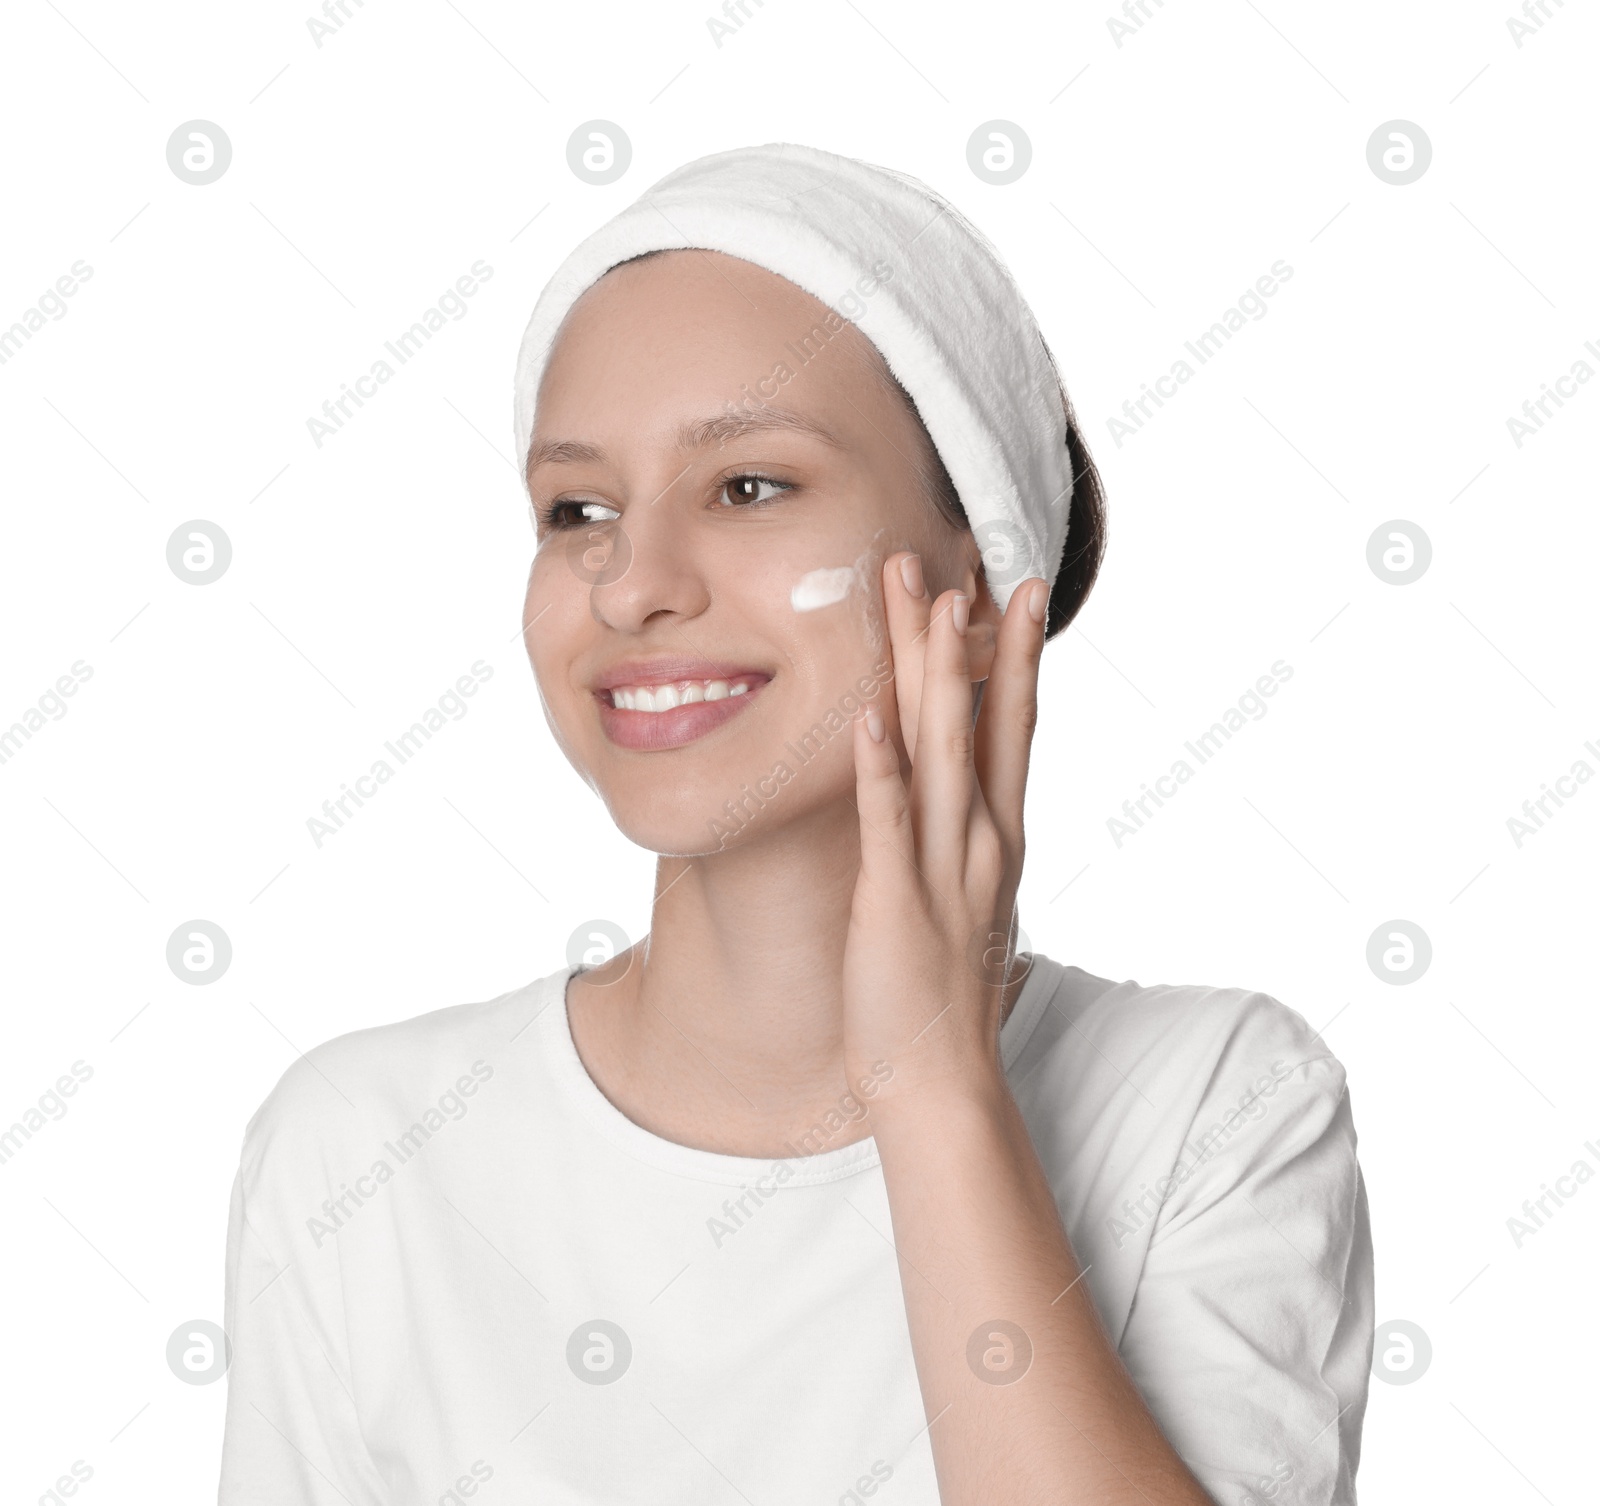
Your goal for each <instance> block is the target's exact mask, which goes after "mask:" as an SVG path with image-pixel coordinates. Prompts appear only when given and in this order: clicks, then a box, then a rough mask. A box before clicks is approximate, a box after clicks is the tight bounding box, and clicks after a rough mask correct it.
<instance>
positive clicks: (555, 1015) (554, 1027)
mask: <svg viewBox="0 0 1600 1506" xmlns="http://www.w3.org/2000/svg"><path fill="white" fill-rule="evenodd" d="M581 971H583V969H582V967H581V966H575V967H568V968H565V969H563V970H562V971H561V972H558V973H554V974H552V975H551V976H550V978H549V979H547V980H546V982H547V986H548V988H549V990H550V993H549V995H548V996H547V998H546V1000H545V1003H544V1006H543V1007H542V1008H541V1009H540V1011H539V1013H540V1014H542V1015H544V1016H545V1017H546V1020H547V1022H548V1024H547V1029H546V1038H547V1043H548V1046H549V1050H550V1057H551V1061H552V1063H553V1066H554V1068H555V1076H556V1080H557V1083H558V1084H559V1086H560V1088H561V1089H562V1091H563V1092H564V1093H565V1094H566V1096H567V1097H568V1099H569V1100H570V1101H571V1102H572V1103H573V1104H574V1105H575V1106H576V1107H577V1108H578V1109H579V1110H580V1111H581V1112H582V1113H583V1115H584V1117H585V1118H586V1119H587V1120H588V1121H589V1123H590V1124H591V1125H592V1126H593V1127H594V1128H595V1129H597V1130H599V1131H600V1133H601V1134H603V1135H604V1136H605V1137H606V1139H608V1140H609V1141H610V1142H611V1143H612V1144H613V1145H615V1146H616V1147H617V1148H618V1149H620V1150H623V1151H625V1152H627V1154H629V1155H630V1156H632V1157H634V1158H635V1159H636V1160H639V1161H644V1162H646V1163H648V1164H649V1165H652V1166H655V1167H657V1168H659V1169H661V1170H663V1171H669V1172H673V1173H676V1174H677V1175H679V1176H685V1177H691V1178H693V1179H695V1180H696V1181H702V1182H717V1183H722V1184H726V1185H729V1186H734V1187H741V1186H745V1185H746V1184H748V1183H749V1182H750V1181H751V1180H752V1179H753V1178H756V1177H761V1176H769V1175H770V1174H771V1172H772V1169H773V1167H774V1166H778V1165H781V1166H787V1167H788V1168H789V1170H790V1175H789V1177H787V1178H786V1179H785V1183H786V1185H788V1186H793V1187H810V1186H819V1185H822V1184H824V1183H827V1182H836V1181H840V1180H842V1179H843V1178H845V1177H852V1176H857V1175H859V1174H860V1173H862V1172H865V1171H871V1170H873V1169H874V1168H876V1167H877V1166H878V1165H879V1156H878V1146H877V1141H876V1140H875V1139H874V1138H873V1137H872V1136H871V1135H867V1136H865V1137H863V1138H862V1139H860V1140H856V1141H853V1142H852V1143H851V1144H849V1145H841V1146H838V1147H837V1148H835V1149H833V1150H822V1151H818V1152H816V1153H815V1154H813V1155H805V1154H796V1155H794V1156H791V1157H777V1158H770V1157H766V1156H735V1155H728V1154H725V1153H724V1152H722V1151H713V1150H702V1149H700V1148H699V1147H697V1146H692V1145H682V1144H679V1143H678V1142H677V1141H675V1140H668V1139H665V1138H663V1137H662V1136H660V1135H657V1134H655V1133H654V1132H653V1131H651V1130H647V1129H646V1128H645V1127H644V1126H643V1125H641V1124H636V1123H635V1122H634V1121H633V1120H632V1119H630V1118H628V1116H627V1115H626V1114H624V1113H623V1112H622V1110H621V1109H619V1108H618V1107H617V1106H616V1105H615V1104H614V1103H612V1102H611V1100H610V1099H609V1098H607V1097H606V1095H605V1094H604V1093H603V1092H602V1091H601V1090H600V1085H599V1084H598V1083H596V1082H595V1080H594V1079H593V1078H592V1077H591V1076H590V1075H589V1069H588V1068H587V1067H585V1066H584V1064H583V1058H582V1057H580V1056H579V1055H578V1048H577V1044H576V1042H575V1041H574V1040H573V1037H572V1021H571V1019H570V1018H569V1016H568V1014H567V985H568V983H569V982H570V981H571V980H572V978H573V976H574V975H575V974H577V973H578V972H581ZM1061 973H1062V967H1061V964H1060V963H1057V962H1052V961H1051V960H1050V959H1049V958H1048V957H1041V956H1038V955H1035V956H1034V958H1033V965H1032V967H1031V968H1030V969H1029V971H1028V976H1027V978H1026V979H1025V980H1024V982H1023V985H1022V990H1021V992H1020V993H1019V994H1018V996H1017V1002H1016V1004H1015V1005H1014V1006H1013V1007H1012V1010H1011V1013H1010V1015H1009V1016H1008V1017H1007V1018H1006V1022H1005V1024H1004V1025H1002V1026H1001V1027H1000V1060H1001V1064H1002V1066H1003V1067H1004V1068H1005V1069H1006V1070H1007V1071H1008V1072H1009V1071H1010V1069H1011V1065H1012V1063H1013V1062H1014V1061H1015V1060H1016V1059H1017V1057H1018V1056H1019V1055H1020V1053H1021V1052H1022V1049H1023V1048H1024V1047H1025V1046H1026V1045H1027V1043H1028V1038H1029V1037H1030V1036H1031V1035H1032V1034H1033V1030H1034V1027H1035V1026H1036V1025H1037V1024H1038V1022H1039V1018H1040V1016H1041V1015H1042V1014H1043V1013H1044V1010H1045V1008H1046V1006H1047V1005H1048V1003H1049V1001H1050V997H1051V995H1052V994H1053V993H1054V992H1055V990H1056V986H1057V984H1058V983H1059V982H1060V979H1061Z"/></svg>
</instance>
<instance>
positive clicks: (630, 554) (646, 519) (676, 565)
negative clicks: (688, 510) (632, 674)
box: [577, 493, 711, 633]
mask: <svg viewBox="0 0 1600 1506" xmlns="http://www.w3.org/2000/svg"><path fill="white" fill-rule="evenodd" d="M583 532H584V537H583V538H582V539H580V540H579V541H578V542H579V543H581V544H582V545H583V547H582V548H581V549H579V550H577V553H578V555H579V557H580V559H581V561H582V563H581V565H580V573H584V574H585V576H586V578H587V579H588V580H589V582H590V586H589V611H590V612H591V614H592V615H593V616H594V619H595V621H596V622H599V623H603V624H604V625H605V626H606V627H610V628H615V629H616V630H617V631H618V632H619V633H638V632H641V631H643V630H644V629H645V628H646V627H649V626H651V625H652V624H655V623H658V622H666V621H671V620H680V621H688V620H690V619H692V618H695V617H698V616H699V615H700V614H701V613H702V612H704V611H705V609H706V608H707V606H709V605H710V602H711V594H710V590H709V588H708V586H707V583H706V579H705V576H704V574H703V573H702V571H701V569H700V565H699V562H698V561H697V559H696V556H695V548H694V540H693V536H692V535H693V530H692V529H691V528H688V527H686V526H685V520H684V518H683V517H682V506H681V502H680V503H679V504H678V505H674V500H673V498H672V496H671V495H670V493H667V494H663V495H662V496H660V497H657V498H656V500H655V501H653V502H644V503H638V504H635V505H633V506H631V507H629V508H628V509H627V510H626V511H625V512H624V513H623V515H622V517H620V518H618V519H615V520H613V521H611V522H608V523H596V524H593V525H591V527H590V528H588V529H585V530H584V531H583Z"/></svg>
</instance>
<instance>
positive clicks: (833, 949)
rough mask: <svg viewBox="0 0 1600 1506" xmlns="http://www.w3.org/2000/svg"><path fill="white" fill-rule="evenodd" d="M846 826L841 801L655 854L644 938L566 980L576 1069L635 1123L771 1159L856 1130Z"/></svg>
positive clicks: (855, 845)
mask: <svg viewBox="0 0 1600 1506" xmlns="http://www.w3.org/2000/svg"><path fill="white" fill-rule="evenodd" d="M858 822H859V817H858V816H857V814H856V812H855V809H854V807H853V806H851V805H850V804H849V803H848V802H845V801H841V802H839V803H838V804H837V805H836V806H829V807H827V808H825V809H823V810H820V811H818V812H816V813H815V814H813V815H811V816H809V817H806V818H804V819H801V820H797V821H790V822H787V823H785V824H784V825H783V827H782V828H781V829H780V830H778V831H776V832H774V833H773V835H772V836H771V837H768V838H760V837H756V836H755V835H754V834H753V833H752V834H751V836H750V837H748V838H747V839H746V840H745V841H743V842H741V843H740V844H739V845H738V846H737V847H735V848H732V849H730V850H728V851H726V852H720V853H715V854H711V855H708V856H704V857H695V858H673V857H663V858H661V859H659V860H658V862H657V867H656V897H655V902H654V905H653V909H652V923H651V930H650V935H649V937H648V938H647V939H646V941H645V942H644V943H642V944H640V945H638V946H635V947H634V948H633V949H632V950H631V951H630V952H629V953H627V954H624V956H623V957H621V958H618V959H616V961H614V962H612V963H611V964H608V965H607V966H606V967H604V968H600V969H597V970H595V971H594V972H593V973H589V974H584V975H583V976H581V977H579V978H577V979H574V980H573V983H572V986H571V988H570V989H569V991H568V1002H569V1016H570V1018H571V1021H572V1029H573V1038H574V1041H575V1043H576V1044H577V1046H578V1049H579V1055H580V1056H581V1057H582V1059H583V1061H584V1065H585V1066H586V1067H587V1068H588V1069H589V1072H590V1075H591V1076H592V1077H593V1078H594V1079H595V1081H596V1083H597V1085H598V1086H599V1087H600V1089H601V1090H602V1091H603V1092H604V1093H605V1094H606V1096H607V1097H608V1098H610V1099H611V1101H612V1102H613V1103H614V1104H615V1105H616V1106H617V1107H618V1108H619V1109H621V1110H622V1112H624V1113H625V1114H627V1115H628V1117H629V1118H631V1119H633V1120H634V1122H635V1123H638V1124H641V1125H643V1126H644V1127H645V1128H646V1129H649V1130H651V1131H652V1132H653V1133H656V1134H659V1135H661V1136H663V1137H664V1138H666V1139H669V1140H675V1141H677V1142H679V1143H681V1144H689V1145H695V1146H698V1147H700V1148H702V1149H709V1150H719V1151H722V1152H724V1153H726V1154H733V1155H753V1156H767V1155H770V1156H774V1157H777V1156H788V1155H793V1154H795V1153H796V1152H795V1150H794V1149H792V1148H790V1147H793V1146H798V1145H801V1144H804V1145H805V1146H806V1152H805V1153H810V1152H811V1151H815V1150H825V1149H834V1148H837V1147H838V1146H841V1145H847V1144H849V1143H851V1142H852V1141H855V1140H859V1139H861V1138H863V1137H864V1136H865V1135H867V1134H868V1133H870V1126H869V1125H868V1124H867V1122H866V1112H865V1107H864V1105H863V1104H861V1103H860V1101H859V1100H857V1099H856V1098H855V1097H854V1095H852V1094H851V1093H850V1091H849V1084H848V1083H847V1081H846V1077H845V1070H844V1031H843V1018H844V998H843V990H842V974H843V962H844V945H845V935H846V932H847V930H848V927H849V923H850V906H851V899H852V896H853V893H854V890H855V882H856V872H857V868H858V866H859V863H860V844H859V838H858V831H859V825H858ZM1019 987H1020V982H1019V983H1018V984H1016V985H1014V986H1013V987H1012V988H1011V989H1008V996H1007V998H1006V1000H1005V1005H1006V1008H1007V1010H1009V1008H1010V1006H1011V1004H1012V1003H1013V1002H1014V999H1015V992H1016V989H1017V988H1019ZM841 1119H842V1121H843V1127H842V1128H839V1127H837V1126H838V1125H839V1124H840V1122H841ZM825 1121H829V1122H831V1124H832V1125H833V1126H835V1127H833V1128H824V1129H823V1132H822V1133H823V1138H822V1140H821V1142H820V1143H819V1139H818V1133H817V1131H818V1127H819V1126H822V1125H824V1123H825Z"/></svg>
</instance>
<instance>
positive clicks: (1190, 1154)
mask: <svg viewBox="0 0 1600 1506" xmlns="http://www.w3.org/2000/svg"><path fill="white" fill-rule="evenodd" d="M1272 1009H1273V1010H1274V1011H1281V1013H1282V1016H1284V1017H1287V1018H1289V1019H1293V1020H1294V1021H1295V1022H1296V1024H1297V1025H1298V1024H1300V1023H1301V1022H1299V1020H1298V1017H1297V1016H1291V1015H1289V1012H1288V1011H1287V1010H1284V1009H1283V1007H1282V1006H1281V1005H1277V1004H1276V1003H1275V1002H1274V1003H1272ZM1274 1035H1276V1036H1277V1038H1276V1039H1273V1037H1274ZM1283 1044H1284V1040H1283V1034H1282V1033H1280V1032H1274V1031H1273V1030H1270V1029H1269V1030H1267V1031H1265V1032H1258V1039H1257V1040H1256V1041H1255V1043H1254V1045H1253V1046H1252V1045H1246V1044H1244V1043H1242V1042H1235V1043H1234V1045H1235V1046H1236V1047H1237V1049H1230V1050H1229V1051H1227V1052H1225V1053H1224V1062H1223V1064H1222V1065H1220V1066H1219V1068H1218V1071H1217V1073H1216V1074H1215V1075H1214V1076H1213V1078H1212V1083H1213V1085H1214V1086H1213V1088H1211V1089H1208V1090H1207V1092H1206V1093H1205V1094H1204V1095H1203V1096H1202V1101H1201V1105H1200V1108H1199V1111H1198V1113H1197V1114H1196V1115H1195V1118H1194V1121H1193V1124H1192V1125H1191V1127H1190V1132H1189V1135H1188V1137H1187V1138H1186V1140H1185V1144H1184V1148H1183V1150H1182V1151H1181V1152H1180V1154H1179V1157H1178V1160H1177V1162H1176V1163H1175V1165H1174V1167H1173V1171H1172V1174H1171V1176H1170V1177H1169V1178H1167V1179H1164V1182H1165V1185H1164V1187H1163V1188H1162V1190H1163V1191H1165V1192H1166V1194H1167V1196H1166V1199H1165V1201H1164V1202H1163V1204H1162V1207H1161V1211H1160V1214H1159V1216H1158V1218H1157V1220H1156V1224H1155V1227H1154V1229H1153V1231H1152V1234H1151V1242H1150V1246H1149V1249H1148V1252H1147V1254H1146V1257H1145V1263H1144V1267H1143V1270H1142V1272H1141V1275H1140V1278H1139V1281H1138V1284H1137V1287H1136V1288H1135V1292H1134V1299H1133V1304H1132V1307H1131V1309H1130V1312H1129V1316H1128V1320H1127V1323H1126V1326H1125V1328H1124V1331H1123V1334H1122V1339H1121V1343H1120V1345H1119V1349H1120V1352H1121V1354H1122V1357H1123V1360H1124V1362H1125V1363H1126V1365H1127V1366H1128V1369H1129V1371H1130V1373H1131V1374H1132V1376H1133V1379H1134V1381H1135V1383H1136V1384H1137V1385H1138V1387H1139V1389H1140V1392H1141V1393H1142V1394H1143V1396H1144V1397H1145V1400H1146V1402H1147V1403H1148V1405H1149V1406H1150V1409H1151V1411H1152V1413H1153V1414H1154V1415H1155V1417H1156V1419H1157V1421H1158V1422H1159V1423H1160V1424H1161V1426H1162V1429H1163V1431H1164V1432H1165V1433H1166V1436H1167V1438H1168V1440H1169V1441H1170V1442H1171V1443H1172V1445H1173V1447H1174V1448H1175V1449H1176V1450H1177V1451H1178V1453H1179V1454H1180V1455H1181V1456H1182V1457H1183V1459H1184V1461H1185V1462H1186V1463H1187V1465H1188V1466H1189V1468H1190V1470H1191V1471H1192V1472H1193V1473H1194V1474H1195V1476H1196V1478H1197V1479H1198V1480H1199V1481H1200V1483H1201V1484H1202V1485H1203V1486H1204V1487H1205V1489H1206V1490H1207V1491H1208V1492H1209V1493H1210V1494H1211V1495H1212V1496H1213V1498H1214V1499H1215V1500H1217V1501H1218V1502H1219V1503H1223V1506H1267V1503H1272V1506H1280V1503H1293V1506H1353V1503H1354V1502H1355V1499H1356V1497H1355V1472H1356V1464H1357V1462H1358V1459H1359V1457H1360V1441H1361V1420H1362V1414H1363V1412H1364V1410H1365V1407H1366V1398H1367V1383H1368V1376H1369V1367H1370V1364H1371V1357H1372V1332H1373V1314H1372V1238H1371V1233H1370V1228H1369V1224H1368V1219H1367V1204H1366V1193H1365V1188H1364V1186H1363V1183H1362V1178H1361V1170H1360V1167H1359V1165H1358V1164H1357V1161H1356V1134H1355V1126H1354V1122H1353V1120H1352V1116H1351V1108H1350V1095H1349V1092H1348V1091H1347V1088H1346V1084H1345V1074H1344V1068H1343V1067H1342V1066H1341V1065H1340V1064H1339V1062H1338V1061H1337V1060H1336V1059H1335V1058H1333V1057H1331V1056H1328V1055H1325V1054H1324V1055H1320V1056H1317V1057H1314V1058H1313V1059H1310V1060H1303V1059H1302V1058H1301V1056H1300V1055H1299V1054H1298V1053H1295V1052H1293V1051H1292V1050H1291V1051H1290V1052H1289V1054H1288V1055H1287V1056H1286V1057H1285V1056H1284V1054H1283V1053H1282V1051H1275V1050H1274V1047H1281V1046H1283ZM1263 1048H1264V1049H1263ZM1268 1058H1272V1059H1271V1060H1268ZM1291 1064H1292V1065H1291ZM1224 1084H1226V1091H1223V1085H1224ZM1242 1084H1247V1085H1248V1086H1247V1087H1246V1091H1245V1092H1243V1093H1241V1092H1240V1086H1241V1085H1242Z"/></svg>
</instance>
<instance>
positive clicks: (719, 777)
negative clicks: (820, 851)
mask: <svg viewBox="0 0 1600 1506" xmlns="http://www.w3.org/2000/svg"><path fill="white" fill-rule="evenodd" d="M829 751H830V755H831V756H829V757H828V758H827V759H825V760H822V761H821V762H822V763H824V764H825V765H826V767H819V766H818V765H817V764H805V763H801V761H800V760H799V759H798V758H796V757H794V756H790V757H788V758H786V759H783V758H780V759H776V760H769V761H765V762H763V761H761V760H759V759H757V760H754V761H751V762H749V763H746V761H744V760H739V761H738V762H737V763H734V765H733V766H734V767H735V768H739V769H740V770H741V772H739V773H737V774H736V773H734V772H733V770H732V769H731V768H730V769H729V771H728V772H727V773H722V772H720V770H719V771H718V772H715V773H713V774H712V775H711V776H710V777H707V778H702V779H692V780H687V781H669V779H668V777H667V776H666V775H665V774H664V775H663V778H662V780H661V782H660V785H659V786H657V787H655V788H649V787H644V785H645V782H644V781H639V780H637V777H636V778H635V780H634V781H630V783H631V784H632V785H633V787H632V788H630V789H628V790H627V792H626V793H623V792H620V791H615V790H606V789H605V788H604V786H603V785H602V786H601V793H602V797H603V798H604V799H605V802H606V809H607V810H608V811H609V812H610V814H611V819H612V821H613V822H615V823H616V826H617V829H618V830H619V831H620V832H621V833H622V834H623V836H625V837H626V838H627V839H628V840H629V841H630V842H632V843H633V844H634V845H635V846H637V847H643V848H644V849H646V850H647V851H649V852H653V853H656V854H658V855H659V856H662V857H709V856H714V855H715V854H717V853H719V852H726V851H729V850H730V849H732V848H734V847H741V846H744V845H745V844H746V843H748V842H751V841H760V840H762V839H764V838H767V837H770V836H772V835H773V834H775V833H776V832H778V831H779V830H780V829H782V828H783V827H786V826H791V825H793V824H794V823H796V822H801V821H805V820H806V819H807V818H808V817H811V816H812V815H814V814H815V813H816V812H817V810H818V808H819V807H820V806H829V805H832V804H837V803H838V802H839V801H840V800H841V799H842V797H844V796H845V795H847V794H848V792H849V791H850V789H852V788H853V787H854V774H853V768H852V765H851V764H850V762H849V760H848V759H839V758H838V757H837V754H838V753H840V752H845V751H847V750H845V749H842V748H841V749H831V750H829ZM730 762H733V761H731V760H730Z"/></svg>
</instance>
